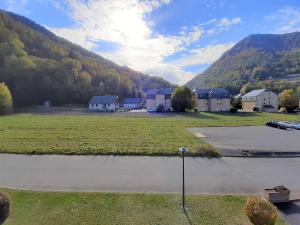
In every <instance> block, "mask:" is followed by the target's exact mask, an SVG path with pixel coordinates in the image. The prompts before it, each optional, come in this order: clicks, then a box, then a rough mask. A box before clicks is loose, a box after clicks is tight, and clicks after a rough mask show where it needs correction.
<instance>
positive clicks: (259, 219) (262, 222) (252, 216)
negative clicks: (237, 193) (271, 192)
mask: <svg viewBox="0 0 300 225" xmlns="http://www.w3.org/2000/svg"><path fill="white" fill-rule="evenodd" d="M244 211H245V213H246V215H247V216H248V218H249V220H250V221H251V222H252V223H253V224H254V225H274V224H275V221H276V218H277V211H276V208H275V207H274V206H273V205H272V204H271V203H270V202H268V201H267V200H265V199H263V198H257V197H250V198H248V199H247V201H246V204H245V206H244Z"/></svg>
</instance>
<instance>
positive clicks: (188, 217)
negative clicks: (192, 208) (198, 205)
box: [183, 209, 193, 225]
mask: <svg viewBox="0 0 300 225" xmlns="http://www.w3.org/2000/svg"><path fill="white" fill-rule="evenodd" d="M183 212H184V214H185V216H186V218H187V220H188V223H189V225H193V223H192V220H191V218H190V216H189V214H188V212H187V211H186V209H183Z"/></svg>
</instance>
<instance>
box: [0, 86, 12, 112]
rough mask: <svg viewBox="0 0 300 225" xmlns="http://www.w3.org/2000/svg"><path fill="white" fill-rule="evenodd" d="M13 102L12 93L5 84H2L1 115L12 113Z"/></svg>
mask: <svg viewBox="0 0 300 225" xmlns="http://www.w3.org/2000/svg"><path fill="white" fill-rule="evenodd" d="M12 106H13V101H12V96H11V93H10V91H9V89H8V87H7V86H6V84H5V83H0V114H7V113H10V112H11V110H12Z"/></svg>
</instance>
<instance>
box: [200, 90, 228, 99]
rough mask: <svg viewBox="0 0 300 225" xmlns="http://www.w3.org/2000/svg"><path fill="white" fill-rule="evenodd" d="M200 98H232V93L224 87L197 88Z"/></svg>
mask: <svg viewBox="0 0 300 225" xmlns="http://www.w3.org/2000/svg"><path fill="white" fill-rule="evenodd" d="M194 92H196V93H197V95H198V98H202V99H208V98H230V93H229V91H227V90H226V89H224V88H208V89H195V90H194Z"/></svg>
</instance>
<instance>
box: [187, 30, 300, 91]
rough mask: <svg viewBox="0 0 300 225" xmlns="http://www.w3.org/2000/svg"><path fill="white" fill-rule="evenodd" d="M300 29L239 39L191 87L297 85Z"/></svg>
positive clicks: (231, 88) (190, 84)
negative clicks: (293, 31)
mask: <svg viewBox="0 0 300 225" xmlns="http://www.w3.org/2000/svg"><path fill="white" fill-rule="evenodd" d="M292 74H300V32H295V33H289V34H256V35H250V36H248V37H246V38H245V39H243V40H242V41H240V42H238V43H237V44H236V45H235V46H233V47H232V48H231V49H230V50H228V51H227V52H226V53H224V55H223V56H222V57H221V58H220V59H218V60H217V61H216V62H215V63H213V64H212V65H211V66H210V67H209V68H208V69H207V70H206V71H204V72H203V73H202V74H199V75H198V76H196V77H195V78H194V79H193V80H191V81H190V82H188V83H187V86H188V87H190V88H196V87H208V86H209V87H227V88H228V89H229V90H231V92H238V91H239V90H240V88H241V87H242V86H243V85H245V84H248V86H253V84H255V85H256V86H260V87H264V86H266V85H267V87H269V88H271V89H275V90H276V89H278V90H276V91H280V90H279V89H281V88H278V86H279V85H280V87H294V86H296V85H297V82H300V75H296V76H291V75H292Z"/></svg>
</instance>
